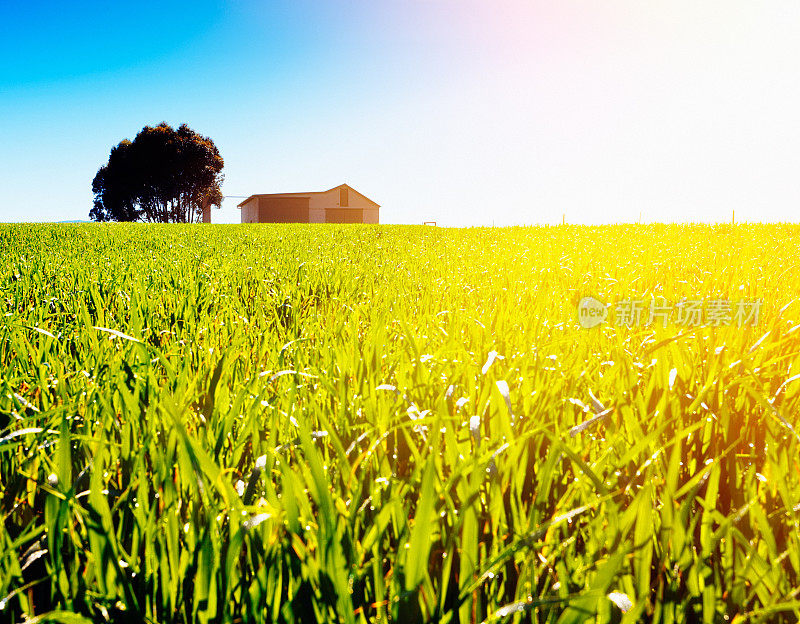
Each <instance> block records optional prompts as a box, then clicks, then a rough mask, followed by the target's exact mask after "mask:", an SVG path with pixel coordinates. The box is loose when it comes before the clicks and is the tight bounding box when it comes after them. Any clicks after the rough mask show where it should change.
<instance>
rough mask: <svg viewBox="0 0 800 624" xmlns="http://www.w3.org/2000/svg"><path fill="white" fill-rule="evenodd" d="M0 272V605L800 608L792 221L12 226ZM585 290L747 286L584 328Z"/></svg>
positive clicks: (514, 615) (88, 615)
mask: <svg viewBox="0 0 800 624" xmlns="http://www.w3.org/2000/svg"><path fill="white" fill-rule="evenodd" d="M0 257H2V264H1V265H0V292H1V294H2V313H3V316H2V317H0V318H2V321H0V361H1V362H2V368H0V486H1V487H0V489H1V490H2V492H1V493H0V515H2V523H0V608H2V610H0V620H2V621H7V622H22V621H24V620H25V618H26V617H29V618H33V621H36V622H41V621H55V622H65V623H71V622H85V621H97V622H103V621H123V620H125V621H134V622H136V621H144V622H212V621H213V622H218V621H219V622H317V621H342V622H373V621H376V622H377V621H395V622H428V621H436V622H483V621H490V622H501V621H502V622H528V621H533V622H552V623H556V622H559V623H565V622H584V621H591V622H620V621H621V622H636V621H657V622H684V621H697V622H707V623H722V622H795V621H797V619H798V617H800V453H799V452H798V451H800V446H799V444H800V443H799V441H798V435H797V433H795V429H794V428H796V427H797V426H798V418H797V414H798V411H799V410H798V408H800V405H799V404H798V403H799V397H800V394H799V393H800V379H795V377H796V376H798V375H800V333H798V332H796V331H794V330H796V329H797V327H798V324H799V322H800V292H798V291H799V290H800V280H798V258H800V226H789V225H775V226H735V227H734V226H716V227H711V226H615V227H601V228H588V227H576V226H566V227H558V228H525V229H471V230H443V229H437V228H422V227H393V226H378V227H369V226H363V227H362V226H280V225H277V226H141V225H114V226H94V225H69V226H63V225H60V226H32V225H31V226H16V225H11V226H2V227H0ZM584 295H592V296H595V297H597V298H599V299H601V300H603V301H608V302H613V301H617V300H620V299H623V298H626V297H640V298H643V299H647V300H649V299H650V298H651V297H652V296H655V297H661V296H663V297H665V298H666V299H667V300H668V301H670V302H677V301H679V300H680V299H682V298H684V297H686V298H698V299H699V298H705V299H714V298H730V299H732V300H737V299H739V298H742V297H745V298H760V299H762V300H763V302H764V303H763V308H762V310H761V319H760V323H759V325H758V326H757V327H749V328H738V327H736V326H731V327H700V328H678V327H675V326H671V327H668V328H667V329H663V328H661V327H660V326H652V325H651V326H643V327H632V328H625V327H616V326H614V324H613V323H606V324H604V325H601V326H600V327H597V328H594V329H591V330H586V329H581V328H580V327H579V326H578V323H577V316H576V306H577V303H578V301H579V300H580V298H581V297H582V296H584ZM492 352H495V354H496V356H497V357H495V358H494V359H492ZM506 388H507V391H506ZM598 403H599V404H598ZM606 410H608V411H606ZM602 412H605V415H604V416H602V417H600V418H598V419H595V420H593V421H592V422H591V424H589V425H587V426H586V427H583V428H581V427H578V428H577V429H575V428H576V427H577V426H578V425H580V424H581V423H585V422H586V421H588V420H590V419H592V418H593V417H594V415H595V414H596V413H602ZM612 592H616V593H612ZM609 594H611V595H612V598H614V600H612V599H611V598H609ZM621 594H624V595H625V597H627V600H629V601H630V603H632V606H631V608H630V609H629V610H628V611H627V612H626V613H623V612H622V611H621V609H620V608H619V607H618V606H617V603H620V604H624V602H623V600H621V599H620V595H621ZM36 618H40V619H36Z"/></svg>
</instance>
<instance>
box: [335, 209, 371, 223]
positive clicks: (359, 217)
mask: <svg viewBox="0 0 800 624" xmlns="http://www.w3.org/2000/svg"><path fill="white" fill-rule="evenodd" d="M326 221H327V222H328V223H363V222H364V211H363V210H362V209H360V208H328V210H327V213H326Z"/></svg>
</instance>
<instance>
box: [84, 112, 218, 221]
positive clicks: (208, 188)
mask: <svg viewBox="0 0 800 624" xmlns="http://www.w3.org/2000/svg"><path fill="white" fill-rule="evenodd" d="M222 166H223V161H222V156H220V154H219V150H217V146H216V145H214V141H212V140H211V139H209V138H208V137H204V136H201V135H199V134H197V133H196V132H195V131H194V130H192V129H191V128H189V126H187V125H186V124H182V125H181V126H180V127H179V128H178V129H177V130H174V129H173V128H172V127H171V126H169V124H167V123H165V122H162V123H160V124H159V125H157V126H155V127H151V126H145V127H144V128H143V129H142V131H141V132H139V134H137V135H136V138H135V139H134V140H133V141H128V140H127V139H126V140H124V141H122V142H121V143H119V145H117V146H116V147H113V148H112V149H111V155H110V156H109V158H108V162H107V163H106V164H105V165H103V166H102V167H100V170H99V171H98V172H97V175H96V176H95V177H94V181H93V182H92V192H93V193H94V207H93V208H92V210H91V212H90V213H89V216H90V217H91V218H92V220H94V221H149V222H158V223H168V222H177V223H194V222H198V221H200V220H202V216H203V208H205V207H207V206H219V205H221V204H222V191H221V190H220V184H222V180H223V176H222V173H221V171H222Z"/></svg>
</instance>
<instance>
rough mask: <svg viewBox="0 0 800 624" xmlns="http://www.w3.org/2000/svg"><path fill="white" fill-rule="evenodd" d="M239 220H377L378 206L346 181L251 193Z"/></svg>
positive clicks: (314, 221) (323, 221)
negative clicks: (308, 190) (322, 187)
mask: <svg viewBox="0 0 800 624" xmlns="http://www.w3.org/2000/svg"><path fill="white" fill-rule="evenodd" d="M239 208H240V209H241V211H242V223H378V209H379V208H380V206H379V205H378V204H376V203H375V202H374V201H372V200H371V199H368V198H367V197H365V196H364V195H362V194H361V193H359V192H358V191H356V190H355V189H353V188H350V187H349V186H347V185H346V184H342V185H340V186H336V187H334V188H332V189H329V190H327V191H317V192H312V193H270V194H265V195H251V196H250V197H248V198H247V199H245V200H244V201H243V202H242V203H241V204H239Z"/></svg>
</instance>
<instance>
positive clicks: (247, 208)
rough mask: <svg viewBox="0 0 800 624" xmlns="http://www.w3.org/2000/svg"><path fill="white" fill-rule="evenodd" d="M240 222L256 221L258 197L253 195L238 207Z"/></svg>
mask: <svg viewBox="0 0 800 624" xmlns="http://www.w3.org/2000/svg"><path fill="white" fill-rule="evenodd" d="M240 210H241V211H242V223H258V197H254V198H252V199H251V200H249V201H248V202H247V203H245V204H244V205H242V207H241V208H240Z"/></svg>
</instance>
